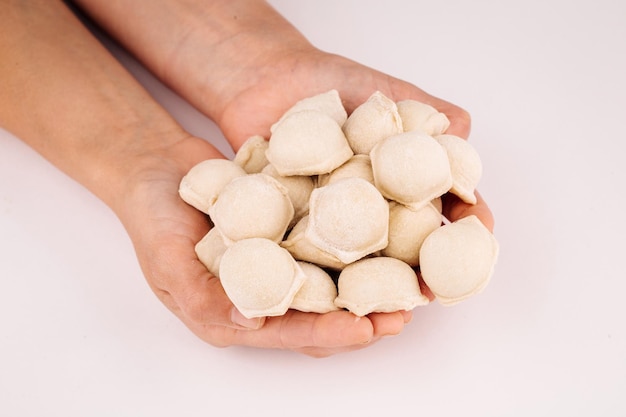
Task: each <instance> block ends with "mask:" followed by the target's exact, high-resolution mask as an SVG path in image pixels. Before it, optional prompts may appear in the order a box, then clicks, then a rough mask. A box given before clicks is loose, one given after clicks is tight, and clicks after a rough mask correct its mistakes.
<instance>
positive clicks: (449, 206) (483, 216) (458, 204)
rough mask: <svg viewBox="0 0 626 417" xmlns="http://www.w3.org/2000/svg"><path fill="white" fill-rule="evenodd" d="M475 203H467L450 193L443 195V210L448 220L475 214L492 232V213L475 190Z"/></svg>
mask: <svg viewBox="0 0 626 417" xmlns="http://www.w3.org/2000/svg"><path fill="white" fill-rule="evenodd" d="M474 194H475V195H476V204H468V203H465V202H463V201H461V199H460V198H459V197H457V196H455V195H454V194H452V193H447V194H446V195H444V196H443V198H442V200H443V212H444V215H445V216H446V217H447V218H448V219H449V220H450V221H455V220H458V219H461V218H463V217H467V216H471V215H475V216H476V217H478V218H479V219H480V221H481V222H482V223H483V224H484V225H485V227H486V228H487V229H489V231H491V232H493V228H494V223H495V221H494V218H493V213H492V212H491V210H490V209H489V206H487V203H486V202H485V200H484V199H483V198H482V196H481V195H480V193H479V192H478V191H475V192H474Z"/></svg>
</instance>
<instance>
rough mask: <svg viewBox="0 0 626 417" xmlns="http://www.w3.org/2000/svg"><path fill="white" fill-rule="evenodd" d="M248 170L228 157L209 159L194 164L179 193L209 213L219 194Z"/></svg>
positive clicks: (197, 207)
mask: <svg viewBox="0 0 626 417" xmlns="http://www.w3.org/2000/svg"><path fill="white" fill-rule="evenodd" d="M244 175H246V171H245V170H244V169H243V168H242V167H240V166H239V165H237V164H235V163H234V162H233V161H231V160H228V159H207V160H206V161H202V162H200V163H198V164H196V165H195V166H193V167H192V168H191V169H190V170H189V171H188V172H187V174H186V175H185V176H184V177H183V178H182V180H181V181H180V185H179V188H178V194H179V195H180V197H181V198H182V199H183V201H185V202H186V203H187V204H189V205H191V206H192V207H195V208H196V209H198V210H200V211H201V212H203V213H205V214H209V211H210V209H211V206H212V205H213V203H215V200H216V199H217V196H218V194H219V193H220V191H221V190H222V188H224V186H225V185H226V184H228V183H229V182H230V181H231V180H233V179H234V178H237V177H243V176H244Z"/></svg>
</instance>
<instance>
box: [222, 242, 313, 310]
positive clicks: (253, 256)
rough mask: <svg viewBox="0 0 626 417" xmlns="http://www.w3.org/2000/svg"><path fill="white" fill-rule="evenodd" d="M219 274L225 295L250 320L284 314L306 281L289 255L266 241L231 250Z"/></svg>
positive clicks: (240, 243) (223, 257)
mask: <svg viewBox="0 0 626 417" xmlns="http://www.w3.org/2000/svg"><path fill="white" fill-rule="evenodd" d="M219 272H220V281H221V282H222V286H223V287H224V291H225V292H226V295H227V296H228V298H229V299H230V300H231V301H232V302H233V304H234V305H235V306H236V307H237V309H238V310H239V311H240V312H241V314H243V315H244V316H245V317H247V318H252V317H263V316H281V315H283V314H285V312H286V311H287V310H288V309H289V306H290V305H291V302H292V300H293V298H294V296H295V294H296V293H297V292H298V290H299V289H300V287H302V284H304V281H305V280H306V276H305V275H304V273H303V272H302V269H301V268H300V266H298V264H297V263H296V261H295V260H294V259H293V257H292V256H291V255H290V254H289V252H287V251H286V250H285V249H283V248H281V247H280V246H278V244H276V243H275V242H272V241H271V240H268V239H263V238H251V239H244V240H240V241H238V242H236V243H234V244H233V245H232V246H230V247H229V248H228V249H227V250H226V252H224V255H223V256H222V260H221V263H220V271H219Z"/></svg>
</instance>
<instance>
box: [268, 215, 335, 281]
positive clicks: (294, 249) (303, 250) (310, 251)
mask: <svg viewBox="0 0 626 417" xmlns="http://www.w3.org/2000/svg"><path fill="white" fill-rule="evenodd" d="M308 225H309V216H308V215H307V216H304V217H303V218H302V219H300V221H299V222H298V223H296V225H295V226H294V227H293V229H291V231H290V232H289V235H288V236H287V239H285V240H283V241H282V242H281V244H280V245H281V246H282V247H283V248H285V249H287V250H288V251H289V253H291V255H292V256H293V257H294V258H295V259H297V260H299V261H306V262H312V263H314V264H316V265H320V266H323V267H325V268H331V269H336V270H341V269H343V268H344V267H345V266H346V264H345V263H344V262H341V261H340V260H339V259H337V257H336V256H335V255H331V254H330V253H328V252H325V251H323V250H321V249H320V248H318V247H317V246H315V245H314V244H313V243H311V242H310V241H309V239H307V237H306V235H305V232H306V229H307V227H308Z"/></svg>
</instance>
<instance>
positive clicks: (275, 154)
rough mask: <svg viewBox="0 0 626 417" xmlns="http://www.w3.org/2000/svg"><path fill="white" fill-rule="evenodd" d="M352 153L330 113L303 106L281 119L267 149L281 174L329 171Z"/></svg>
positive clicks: (270, 158) (268, 157)
mask: <svg viewBox="0 0 626 417" xmlns="http://www.w3.org/2000/svg"><path fill="white" fill-rule="evenodd" d="M352 155H353V152H352V149H350V146H349V145H348V141H347V140H346V137H345V135H344V134H343V131H342V130H341V127H340V126H339V125H338V124H337V122H335V120H333V118H332V117H330V116H328V115H327V114H324V113H322V112H320V111H315V110H303V111H299V112H296V113H293V114H290V115H289V116H287V117H286V118H285V119H284V120H283V121H282V122H280V123H279V124H278V125H277V126H276V129H275V130H274V133H272V136H271V138H270V141H269V147H268V149H267V152H266V156H267V159H268V160H269V161H270V163H271V164H272V165H274V168H276V171H278V173H279V174H280V175H284V176H288V175H318V174H325V173H327V172H330V171H332V170H333V169H335V168H337V167H338V166H340V165H342V164H343V163H344V162H346V161H347V160H348V159H350V157H351V156H352Z"/></svg>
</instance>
